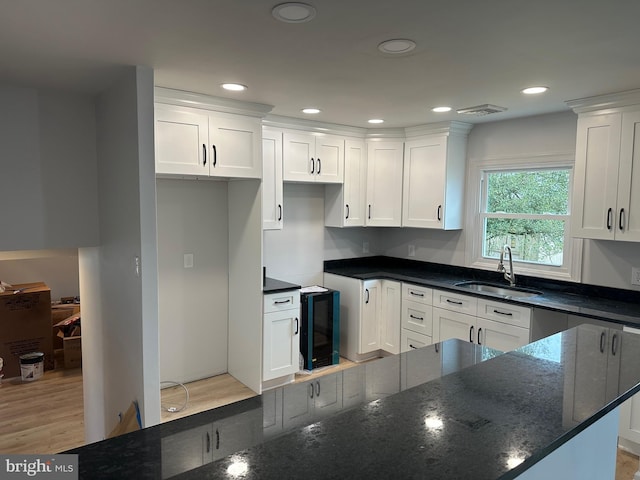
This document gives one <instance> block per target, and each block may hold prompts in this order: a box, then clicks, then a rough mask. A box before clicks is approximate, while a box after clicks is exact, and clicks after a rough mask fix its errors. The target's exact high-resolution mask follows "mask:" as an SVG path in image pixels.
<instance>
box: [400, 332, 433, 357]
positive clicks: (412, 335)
mask: <svg viewBox="0 0 640 480" xmlns="http://www.w3.org/2000/svg"><path fill="white" fill-rule="evenodd" d="M400 337H401V340H400V347H401V349H400V351H401V352H408V351H409V350H414V349H416V348H421V347H426V346H427V345H431V344H432V343H433V337H431V336H429V335H422V334H421V333H416V332H412V331H411V330H407V329H406V328H403V329H402V332H401V333H400Z"/></svg>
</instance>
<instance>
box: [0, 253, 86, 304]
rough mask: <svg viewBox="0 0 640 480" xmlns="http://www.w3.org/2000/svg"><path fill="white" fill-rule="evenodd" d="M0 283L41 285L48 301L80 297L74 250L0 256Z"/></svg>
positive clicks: (2, 254) (76, 259)
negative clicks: (36, 283)
mask: <svg viewBox="0 0 640 480" xmlns="http://www.w3.org/2000/svg"><path fill="white" fill-rule="evenodd" d="M0 280H2V281H4V282H7V283H11V284H17V283H31V282H44V283H46V284H47V286H48V287H49V288H50V289H51V301H55V300H60V297H75V296H77V295H80V287H79V279H78V251H77V250H30V251H13V252H0Z"/></svg>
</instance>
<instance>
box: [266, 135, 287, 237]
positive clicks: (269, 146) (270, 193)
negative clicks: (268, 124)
mask: <svg viewBox="0 0 640 480" xmlns="http://www.w3.org/2000/svg"><path fill="white" fill-rule="evenodd" d="M282 197H283V193H282V132H281V131H280V130H271V129H268V128H263V129H262V228H263V230H282V224H283V220H282V219H283V215H284V213H283V210H282V208H283V206H282Z"/></svg>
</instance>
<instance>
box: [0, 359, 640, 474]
mask: <svg viewBox="0 0 640 480" xmlns="http://www.w3.org/2000/svg"><path fill="white" fill-rule="evenodd" d="M352 365H353V363H352V362H349V361H348V360H344V359H341V362H340V365H336V366H333V367H325V368H323V369H319V370H318V371H315V372H314V373H313V374H311V375H305V374H299V375H296V382H300V381H304V380H308V379H311V378H316V377H318V376H321V375H326V374H328V373H333V372H336V371H339V370H343V369H345V368H349V367H350V366H352ZM186 386H187V389H188V390H189V403H188V406H187V408H186V409H185V410H183V411H181V412H176V413H169V412H163V413H162V421H163V422H166V421H171V420H174V419H176V418H181V417H184V416H187V415H193V414H195V413H198V412H201V411H204V410H208V409H211V408H215V407H219V406H221V405H226V404H229V403H233V402H237V401H239V400H243V399H245V398H249V397H252V396H254V395H255V393H254V392H253V391H251V390H250V389H248V388H247V387H245V386H244V385H242V384H241V383H240V382H238V381H237V380H235V379H234V378H233V377H231V376H230V375H227V374H224V375H218V376H216V377H211V378H207V379H204V380H200V381H197V382H192V383H189V384H187V385H186ZM161 398H162V405H163V407H170V406H176V407H180V406H181V405H182V403H183V402H184V390H183V389H182V387H179V386H178V387H169V388H165V389H163V390H162V395H161ZM83 444H84V420H83V401H82V372H81V370H80V369H75V370H54V371H50V372H45V374H44V376H43V377H42V378H41V379H38V380H36V381H35V382H30V383H22V382H21V381H20V379H19V378H18V379H13V380H4V381H3V382H2V384H1V385H0V453H23V454H29V453H37V454H47V453H57V452H61V451H63V450H68V449H70V448H74V447H78V446H81V445H83ZM638 463H639V461H638V457H636V456H635V455H632V454H630V453H627V452H625V451H623V450H620V449H619V450H618V459H617V467H616V477H615V480H633V476H634V474H635V472H636V471H637V470H638Z"/></svg>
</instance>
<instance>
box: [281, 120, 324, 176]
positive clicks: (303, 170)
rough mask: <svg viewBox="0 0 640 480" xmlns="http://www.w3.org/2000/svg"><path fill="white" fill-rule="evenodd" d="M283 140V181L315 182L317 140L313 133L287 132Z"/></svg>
mask: <svg viewBox="0 0 640 480" xmlns="http://www.w3.org/2000/svg"><path fill="white" fill-rule="evenodd" d="M282 140H283V143H282V165H283V179H284V180H285V181H294V182H313V181H315V152H316V138H315V137H314V136H313V135H312V134H311V133H304V132H289V131H286V130H285V132H284V134H283V136H282Z"/></svg>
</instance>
